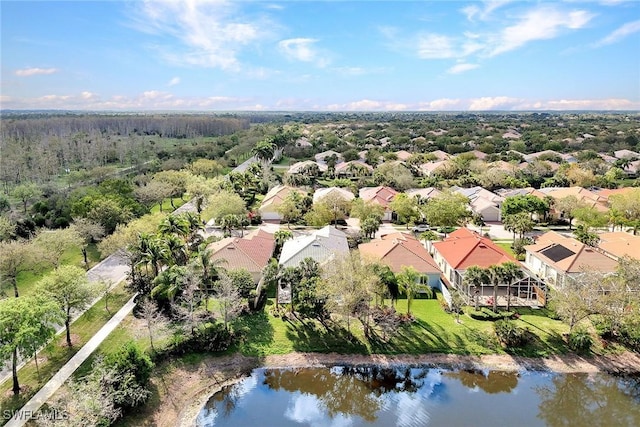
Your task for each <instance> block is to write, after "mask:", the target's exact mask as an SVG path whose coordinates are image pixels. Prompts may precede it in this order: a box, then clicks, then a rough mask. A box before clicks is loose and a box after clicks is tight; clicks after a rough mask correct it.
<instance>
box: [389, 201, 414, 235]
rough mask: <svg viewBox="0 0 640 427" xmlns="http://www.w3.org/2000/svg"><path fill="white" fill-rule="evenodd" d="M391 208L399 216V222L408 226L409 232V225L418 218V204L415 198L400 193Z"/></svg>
mask: <svg viewBox="0 0 640 427" xmlns="http://www.w3.org/2000/svg"><path fill="white" fill-rule="evenodd" d="M389 207H390V208H391V210H393V211H394V212H395V213H396V215H398V221H400V222H401V223H403V224H406V226H407V230H408V229H409V223H411V222H413V221H415V220H416V219H417V218H418V203H417V201H416V199H415V198H414V197H410V196H409V195H407V194H406V193H400V194H398V195H397V196H396V197H394V198H393V200H392V201H391V203H390V204H389Z"/></svg>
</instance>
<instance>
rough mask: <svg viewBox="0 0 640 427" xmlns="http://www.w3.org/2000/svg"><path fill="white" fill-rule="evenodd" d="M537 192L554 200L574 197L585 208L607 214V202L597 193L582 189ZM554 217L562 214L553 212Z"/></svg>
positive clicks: (555, 189)
mask: <svg viewBox="0 0 640 427" xmlns="http://www.w3.org/2000/svg"><path fill="white" fill-rule="evenodd" d="M539 192H541V193H543V194H545V195H546V196H550V197H553V198H554V199H555V200H559V199H563V198H565V197H568V196H575V197H576V198H577V199H578V200H580V201H582V202H583V203H584V204H585V205H586V206H588V207H592V208H595V209H596V210H598V211H599V212H607V211H608V210H609V208H608V207H607V200H606V199H605V198H604V197H602V196H600V195H598V194H597V193H595V192H593V191H591V190H587V189H586V188H582V187H548V188H541V189H540V190H539ZM552 210H553V209H552ZM555 214H556V215H561V214H562V212H555Z"/></svg>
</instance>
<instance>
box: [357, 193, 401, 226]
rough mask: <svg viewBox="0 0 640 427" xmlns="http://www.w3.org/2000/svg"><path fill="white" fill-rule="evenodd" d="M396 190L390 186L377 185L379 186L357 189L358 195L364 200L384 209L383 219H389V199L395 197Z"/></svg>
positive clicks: (390, 213)
mask: <svg viewBox="0 0 640 427" xmlns="http://www.w3.org/2000/svg"><path fill="white" fill-rule="evenodd" d="M397 194H398V192H397V191H396V190H394V189H393V188H391V187H386V186H379V187H364V188H361V189H360V191H359V196H360V198H361V199H362V200H364V201H365V202H372V203H377V204H378V205H380V206H382V207H383V208H384V209H385V213H384V216H383V217H382V220H383V221H391V217H392V215H393V212H392V210H391V208H390V207H389V205H390V204H391V201H392V200H393V199H394V197H396V195H397Z"/></svg>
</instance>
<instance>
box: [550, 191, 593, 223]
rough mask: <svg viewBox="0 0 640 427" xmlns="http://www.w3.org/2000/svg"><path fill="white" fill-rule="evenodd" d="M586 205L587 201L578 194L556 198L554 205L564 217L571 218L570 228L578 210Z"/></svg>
mask: <svg viewBox="0 0 640 427" xmlns="http://www.w3.org/2000/svg"><path fill="white" fill-rule="evenodd" d="M585 206H586V205H585V203H584V202H583V201H582V200H580V199H578V198H577V197H576V196H567V197H563V198H561V199H558V200H556V203H555V206H554V207H555V209H556V211H558V212H560V213H561V215H562V216H563V217H564V218H566V219H568V220H569V230H571V228H572V226H573V218H575V215H576V212H577V211H579V209H582V208H584V207H585Z"/></svg>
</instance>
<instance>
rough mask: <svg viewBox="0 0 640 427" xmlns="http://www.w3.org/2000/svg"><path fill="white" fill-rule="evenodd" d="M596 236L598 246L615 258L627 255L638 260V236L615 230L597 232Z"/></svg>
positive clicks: (639, 252)
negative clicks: (598, 238)
mask: <svg viewBox="0 0 640 427" xmlns="http://www.w3.org/2000/svg"><path fill="white" fill-rule="evenodd" d="M598 237H600V243H599V244H598V247H599V248H600V249H602V250H604V251H605V252H608V253H610V254H611V255H613V256H615V257H617V258H621V257H623V256H628V257H631V258H635V259H637V260H640V236H634V235H633V234H629V233H625V232H622V231H615V232H612V233H602V234H599V235H598Z"/></svg>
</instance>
